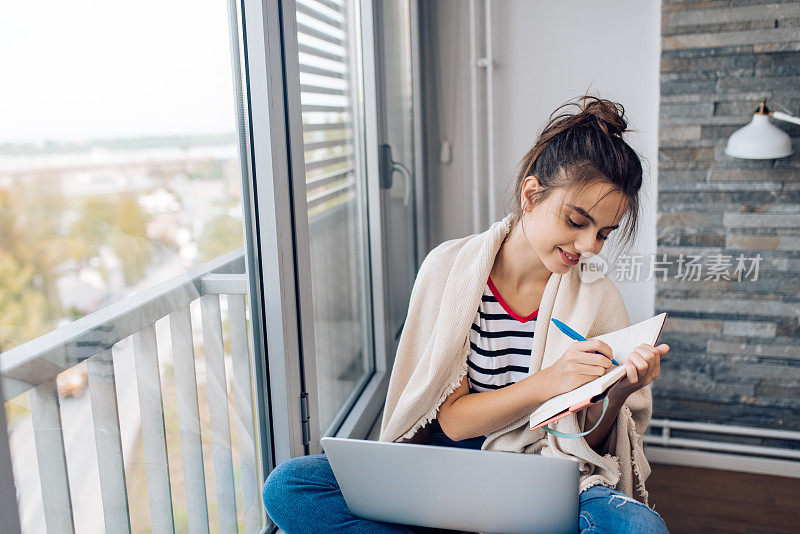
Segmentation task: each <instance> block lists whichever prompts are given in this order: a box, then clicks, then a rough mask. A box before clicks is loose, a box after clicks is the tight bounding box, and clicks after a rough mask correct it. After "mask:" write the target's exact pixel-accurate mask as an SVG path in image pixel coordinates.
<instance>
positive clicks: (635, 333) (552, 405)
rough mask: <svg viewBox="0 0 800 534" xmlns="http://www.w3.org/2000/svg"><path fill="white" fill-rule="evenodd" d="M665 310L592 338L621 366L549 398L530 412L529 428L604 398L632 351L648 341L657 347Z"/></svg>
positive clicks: (622, 375)
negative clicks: (607, 348) (603, 345)
mask: <svg viewBox="0 0 800 534" xmlns="http://www.w3.org/2000/svg"><path fill="white" fill-rule="evenodd" d="M666 318H667V314H666V313H660V314H658V315H656V316H655V317H651V318H650V319H647V320H645V321H642V322H641V323H636V324H634V325H631V326H629V327H627V328H623V329H622V330H616V331H614V332H609V333H607V334H602V335H599V336H595V337H593V338H590V339H599V340H600V341H603V342H604V343H606V344H607V345H608V346H609V347H611V350H612V351H613V353H614V359H616V360H617V361H618V362H619V363H620V365H619V366H614V367H612V368H611V369H609V370H608V371H607V372H606V374H604V375H603V376H600V377H597V378H596V379H594V380H592V381H591V382H587V383H586V384H584V385H582V386H579V387H577V388H575V389H573V390H572V391H568V392H566V393H562V394H561V395H557V396H555V397H553V398H552V399H550V400H548V401H547V402H545V403H544V404H542V405H541V406H539V408H538V409H537V410H536V411H535V412H533V413H532V414H531V425H530V429H531V430H535V429H537V428H539V427H540V426H543V425H546V424H548V423H552V422H553V421H557V420H558V419H561V418H562V417H565V416H567V415H569V414H570V413H573V412H577V411H578V410H581V409H583V408H586V407H587V406H589V405H590V404H592V403H595V402H597V401H599V400H602V399H603V397H605V395H606V394H607V393H608V391H609V390H610V389H611V388H612V387H614V385H616V383H617V382H619V381H620V380H622V379H624V378H625V375H626V374H627V373H626V371H625V364H624V362H625V360H627V359H628V355H629V354H630V353H631V352H633V350H634V349H635V348H636V347H637V346H639V345H641V344H642V343H647V344H650V345H653V346H655V345H656V341H658V336H659V335H661V329H662V328H663V327H664V320H665V319H666Z"/></svg>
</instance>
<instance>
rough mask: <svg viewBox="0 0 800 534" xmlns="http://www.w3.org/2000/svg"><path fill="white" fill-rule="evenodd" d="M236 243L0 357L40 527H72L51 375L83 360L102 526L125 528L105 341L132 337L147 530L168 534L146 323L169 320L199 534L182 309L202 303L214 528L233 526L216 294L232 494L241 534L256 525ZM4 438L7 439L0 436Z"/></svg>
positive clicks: (191, 518)
mask: <svg viewBox="0 0 800 534" xmlns="http://www.w3.org/2000/svg"><path fill="white" fill-rule="evenodd" d="M244 273H245V265H244V253H243V250H242V249H239V250H235V251H232V252H230V253H228V254H226V255H224V256H221V257H219V258H217V259H215V260H212V261H210V262H208V263H205V264H203V265H200V266H198V267H195V268H193V269H191V270H189V271H187V272H185V273H183V274H181V275H179V276H177V277H175V278H173V279H172V280H169V281H167V282H164V283H162V284H159V285H157V286H155V287H153V288H151V289H149V290H146V291H143V292H141V293H138V294H136V295H133V296H131V297H128V298H126V299H124V300H122V301H119V302H117V303H115V304H112V305H110V306H108V307H106V308H104V309H101V310H99V311H97V312H95V313H92V314H91V315H88V316H86V317H83V318H81V319H78V320H77V321H75V322H73V323H71V324H68V325H66V326H64V327H62V328H59V329H57V330H54V331H52V332H50V333H48V334H45V335H43V336H41V337H39V338H36V339H34V340H32V341H30V342H28V343H25V344H23V345H20V346H18V347H15V348H13V349H11V350H9V351H8V352H5V353H3V354H2V356H0V376H2V382H3V384H2V385H3V387H2V390H3V393H4V397H5V399H4V400H9V399H12V398H14V397H17V396H18V395H21V394H23V393H25V392H30V410H31V418H32V423H33V434H34V442H35V448H36V458H37V461H38V467H39V473H40V484H41V492H42V504H43V506H44V516H45V522H46V525H47V530H48V531H49V532H59V533H69V532H74V530H75V527H74V520H73V510H72V498H71V496H70V484H69V475H68V472H67V461H66V454H65V449H64V437H63V428H62V423H61V410H60V404H59V394H58V389H57V384H56V377H57V376H58V374H59V373H61V372H63V371H66V370H68V369H71V368H72V367H74V366H76V365H78V364H80V363H82V362H84V361H86V362H87V366H88V389H89V393H90V399H91V407H92V408H91V409H92V421H93V425H94V435H95V447H96V449H97V461H98V468H99V475H100V490H101V496H102V503H103V518H104V522H105V527H106V531H107V532H130V529H131V522H130V514H129V510H128V495H127V490H126V483H125V465H124V462H123V451H122V440H121V436H120V421H119V411H118V406H117V389H116V383H115V382H116V379H117V377H116V376H115V372H114V365H113V363H112V348H113V347H114V346H115V345H117V344H118V343H120V342H122V341H124V340H128V339H129V338H130V340H132V341H133V356H134V361H135V374H136V383H137V393H138V398H139V407H140V412H141V433H142V442H143V447H144V457H145V471H146V479H147V488H148V489H147V491H148V497H149V504H150V520H151V528H152V530H153V531H154V532H173V531H174V528H175V527H174V519H173V505H172V496H171V495H172V493H171V487H170V474H169V462H168V459H167V442H166V433H165V426H164V408H163V402H162V392H161V382H160V369H159V359H158V354H159V350H158V347H157V343H156V329H155V323H156V321H157V320H159V319H162V318H165V317H168V320H169V332H170V337H171V341H172V358H173V365H174V374H175V389H176V392H177V399H178V403H177V404H178V406H177V411H178V425H179V432H180V444H181V456H182V463H183V473H184V483H185V490H186V507H187V513H188V527H189V530H190V531H191V532H208V530H209V524H208V523H209V519H208V517H209V514H208V503H207V500H206V486H205V473H204V464H203V449H202V442H201V424H200V415H199V407H198V384H197V379H196V374H195V371H196V370H195V354H194V350H195V348H194V341H193V332H192V317H191V313H190V305H191V304H192V302H194V301H196V300H199V301H200V308H201V312H202V344H203V352H204V355H205V363H206V377H205V378H206V388H207V395H208V404H209V412H210V428H203V429H202V430H203V431H204V432H208V431H209V430H210V436H211V445H212V451H213V454H212V455H213V466H214V481H215V487H216V493H217V507H218V509H217V513H218V518H219V524H220V531H222V532H238V529H239V526H238V524H237V510H236V495H235V487H234V468H233V455H232V452H231V429H230V421H229V411H228V406H229V401H230V400H231V399H229V393H228V384H229V380H228V376H226V366H225V352H224V350H223V331H222V314H221V308H220V295H226V296H227V319H228V321H227V323H228V325H229V339H230V360H231V362H230V363H231V369H232V376H231V377H230V389H231V397H233V405H234V413H235V417H236V429H237V437H238V456H239V459H240V461H241V467H240V473H241V479H242V483H241V487H242V495H241V499H242V500H241V502H243V503H244V510H243V513H244V524H245V525H244V526H245V531H246V532H259V531H260V530H261V527H262V514H261V506H260V494H259V485H260V484H259V480H258V472H259V469H258V463H257V460H258V458H257V453H258V452H257V449H256V446H257V442H256V439H255V434H254V432H255V430H254V414H253V389H252V388H253V373H252V368H251V356H250V349H249V346H248V335H247V312H246V302H245V297H246V295H247V285H248V284H247V279H246V275H245V274H244ZM0 439H7V436H0Z"/></svg>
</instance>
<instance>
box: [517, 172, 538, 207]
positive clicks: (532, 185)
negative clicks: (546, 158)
mask: <svg viewBox="0 0 800 534" xmlns="http://www.w3.org/2000/svg"><path fill="white" fill-rule="evenodd" d="M539 187H540V184H539V180H538V179H537V178H536V177H535V176H533V175H530V176H528V177H526V178H525V180H523V182H522V196H521V198H520V199H519V202H520V208H521V209H522V211H523V212H525V211H527V209H526V208H527V207H528V206H529V205H530V202H531V193H534V192H536V191H538V190H539Z"/></svg>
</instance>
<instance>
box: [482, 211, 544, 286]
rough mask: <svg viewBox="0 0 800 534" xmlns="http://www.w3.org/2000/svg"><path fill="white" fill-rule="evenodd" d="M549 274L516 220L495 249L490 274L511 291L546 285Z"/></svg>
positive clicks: (519, 222) (520, 224)
mask: <svg viewBox="0 0 800 534" xmlns="http://www.w3.org/2000/svg"><path fill="white" fill-rule="evenodd" d="M551 274H553V273H552V272H550V270H549V269H548V268H547V267H546V266H545V265H544V263H542V260H541V259H540V258H539V256H538V255H537V254H536V251H535V250H534V249H533V246H532V245H531V244H530V242H529V241H528V239H527V238H526V237H525V235H524V234H523V233H522V222H521V221H517V223H516V224H515V225H514V227H513V228H511V231H510V232H509V233H508V235H507V236H506V239H505V240H504V241H503V243H502V244H501V245H500V250H499V251H497V256H495V259H494V265H493V266H492V272H491V274H490V276H491V277H492V279H493V280H502V281H503V285H504V286H506V287H510V288H511V289H512V290H513V291H523V290H525V289H526V288H530V287H541V286H544V285H546V284H547V281H548V280H549V279H550V275H551Z"/></svg>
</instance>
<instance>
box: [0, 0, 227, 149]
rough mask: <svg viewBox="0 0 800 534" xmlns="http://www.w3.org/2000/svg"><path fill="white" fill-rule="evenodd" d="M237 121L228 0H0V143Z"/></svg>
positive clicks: (176, 130) (183, 131) (221, 129)
mask: <svg viewBox="0 0 800 534" xmlns="http://www.w3.org/2000/svg"><path fill="white" fill-rule="evenodd" d="M235 126H236V122H235V116H234V100H233V83H232V78H231V65H230V38H229V33H228V13H227V2H226V0H161V1H157V0H137V1H136V2H131V1H130V0H127V1H124V2H123V1H119V0H104V1H90V0H57V1H55V0H26V1H22V2H16V1H8V2H1V3H0V143H3V142H39V141H43V140H58V141H72V140H86V139H97V138H112V137H138V136H150V135H201V134H216V133H228V132H233V131H235Z"/></svg>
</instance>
